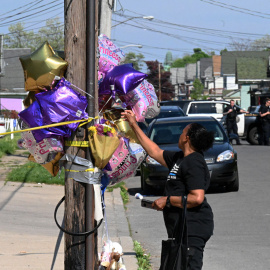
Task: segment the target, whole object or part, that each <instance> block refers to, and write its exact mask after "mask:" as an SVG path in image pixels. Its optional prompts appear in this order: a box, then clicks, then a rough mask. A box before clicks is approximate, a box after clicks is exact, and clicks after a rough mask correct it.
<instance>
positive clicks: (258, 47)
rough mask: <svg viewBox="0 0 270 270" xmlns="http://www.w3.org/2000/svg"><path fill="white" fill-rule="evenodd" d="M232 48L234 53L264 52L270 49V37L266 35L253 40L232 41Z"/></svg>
mask: <svg viewBox="0 0 270 270" xmlns="http://www.w3.org/2000/svg"><path fill="white" fill-rule="evenodd" d="M230 48H231V49H232V50H234V51H263V50H269V48H270V35H268V34H266V35H265V36H264V37H262V38H259V39H255V40H251V39H237V40H232V42H231V43H230Z"/></svg>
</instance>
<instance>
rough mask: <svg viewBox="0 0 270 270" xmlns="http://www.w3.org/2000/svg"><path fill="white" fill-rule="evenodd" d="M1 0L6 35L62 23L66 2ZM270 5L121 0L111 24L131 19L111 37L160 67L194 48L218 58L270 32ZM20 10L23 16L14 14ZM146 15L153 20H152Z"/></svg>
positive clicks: (259, 0) (245, 0)
mask: <svg viewBox="0 0 270 270" xmlns="http://www.w3.org/2000/svg"><path fill="white" fill-rule="evenodd" d="M73 1H79V0H73ZM1 2H3V3H4V4H3V5H2V6H1V11H0V33H2V34H7V33H8V32H9V30H8V26H9V25H10V24H13V23H14V22H17V21H21V22H23V23H24V24H25V27H26V29H27V30H32V29H33V31H38V28H40V27H42V26H44V24H45V20H46V19H49V18H55V17H60V20H61V21H62V22H64V18H63V3H64V0H24V1H21V0H9V1H3V0H1ZM22 3H24V7H22ZM43 5H44V6H43ZM42 6H43V7H42ZM37 7H40V8H39V9H37ZM269 7H270V4H269V0H256V1H254V0H238V1H235V0H186V1H183V0H133V1H132V0H117V5H116V8H115V9H116V10H115V12H114V13H113V16H112V25H115V24H118V23H120V22H124V21H126V20H127V19H130V20H129V21H127V22H126V23H121V24H119V25H118V26H116V27H113V28H112V32H111V39H113V41H114V43H115V44H117V45H118V46H125V45H128V44H140V45H142V46H143V47H142V48H141V49H139V48H136V47H128V48H125V49H123V50H124V52H125V53H128V52H130V51H133V52H135V53H142V54H143V55H144V56H145V60H158V61H159V62H162V63H163V62H164V60H165V55H166V53H167V52H168V51H171V53H172V55H173V59H176V58H179V57H183V56H184V55H185V54H192V52H193V48H201V49H202V50H203V51H205V52H211V51H215V53H216V54H219V52H220V50H222V49H224V48H227V49H229V48H230V45H229V44H230V43H231V42H232V41H233V40H235V41H244V42H247V40H254V39H258V38H261V37H263V36H264V35H266V34H270V28H269V23H270V10H269ZM14 9H15V10H14ZM12 10H13V11H12ZM10 11H12V12H10ZM40 11H41V12H40ZM19 12H20V13H22V14H18V15H16V16H14V14H16V13H19ZM143 16H154V19H153V20H152V21H148V20H146V19H143V18H142V17H143ZM6 17H8V18H6ZM22 17H23V18H22ZM135 17H136V18H135ZM20 18H21V19H20ZM18 19H19V20H18Z"/></svg>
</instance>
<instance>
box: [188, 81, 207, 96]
mask: <svg viewBox="0 0 270 270" xmlns="http://www.w3.org/2000/svg"><path fill="white" fill-rule="evenodd" d="M203 89H204V86H203V84H202V83H201V81H200V80H199V79H195V80H194V82H193V90H192V91H191V94H190V96H191V98H192V99H199V98H200V97H202V96H203Z"/></svg>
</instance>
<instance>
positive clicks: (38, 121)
mask: <svg viewBox="0 0 270 270" xmlns="http://www.w3.org/2000/svg"><path fill="white" fill-rule="evenodd" d="M19 116H20V118H21V119H22V120H23V121H24V122H25V123H26V124H27V125H28V126H29V127H30V128H32V127H40V126H43V125H44V123H43V116H42V114H41V109H40V106H39V104H38V102H37V101H34V102H33V103H32V104H31V105H30V106H29V107H28V108H27V109H25V110H23V111H21V112H20V113H19ZM32 133H33V135H34V137H35V139H36V141H37V142H41V141H42V140H43V139H44V138H57V139H58V138H59V136H61V137H70V136H71V131H70V129H68V128H67V127H66V126H59V127H51V128H44V129H38V130H33V131H32Z"/></svg>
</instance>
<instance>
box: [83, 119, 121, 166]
mask: <svg viewBox="0 0 270 270" xmlns="http://www.w3.org/2000/svg"><path fill="white" fill-rule="evenodd" d="M88 134H89V143H90V148H91V151H92V155H93V157H94V159H95V166H96V167H97V168H99V169H103V168H104V167H105V166H106V164H107V163H108V162H109V160H110V158H111V157H112V155H113V153H114V152H115V150H116V149H117V147H118V145H119V143H120V141H119V138H118V137H117V133H116V131H115V129H114V128H113V127H111V126H108V125H105V124H95V125H94V126H91V127H90V128H89V129H88Z"/></svg>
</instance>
